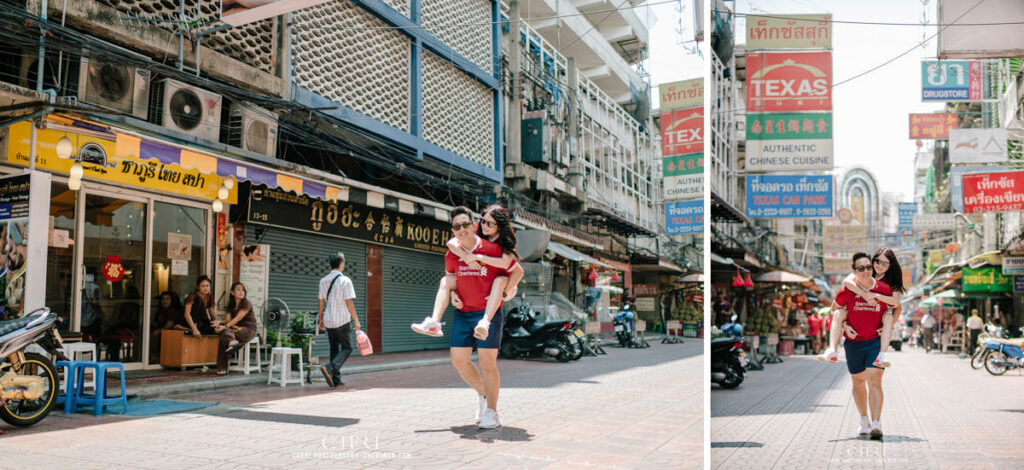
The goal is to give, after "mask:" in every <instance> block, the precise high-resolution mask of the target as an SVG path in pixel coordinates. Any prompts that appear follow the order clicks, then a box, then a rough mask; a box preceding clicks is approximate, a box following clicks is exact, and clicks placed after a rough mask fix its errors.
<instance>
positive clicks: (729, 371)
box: [718, 360, 743, 389]
mask: <svg viewBox="0 0 1024 470" xmlns="http://www.w3.org/2000/svg"><path fill="white" fill-rule="evenodd" d="M741 383H743V367H741V366H740V365H739V363H738V362H736V361H733V360H728V361H726V362H725V380H723V381H722V382H721V383H719V384H718V385H720V386H721V387H722V388H728V389H732V388H736V387H739V386H740V384H741Z"/></svg>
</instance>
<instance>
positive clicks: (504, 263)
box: [456, 253, 515, 269]
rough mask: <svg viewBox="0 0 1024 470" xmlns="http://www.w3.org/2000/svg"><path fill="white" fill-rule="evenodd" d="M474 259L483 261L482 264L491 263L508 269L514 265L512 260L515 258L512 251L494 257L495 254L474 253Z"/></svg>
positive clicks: (490, 264)
mask: <svg viewBox="0 0 1024 470" xmlns="http://www.w3.org/2000/svg"><path fill="white" fill-rule="evenodd" d="M456 254H457V253H456ZM473 259H474V260H475V261H478V262H480V263H482V264H486V265H489V266H494V267H496V268H499V269H508V268H509V266H511V265H512V261H513V260H514V259H515V258H513V257H512V254H511V253H505V254H503V255H501V257H500V258H496V257H493V256H484V255H473Z"/></svg>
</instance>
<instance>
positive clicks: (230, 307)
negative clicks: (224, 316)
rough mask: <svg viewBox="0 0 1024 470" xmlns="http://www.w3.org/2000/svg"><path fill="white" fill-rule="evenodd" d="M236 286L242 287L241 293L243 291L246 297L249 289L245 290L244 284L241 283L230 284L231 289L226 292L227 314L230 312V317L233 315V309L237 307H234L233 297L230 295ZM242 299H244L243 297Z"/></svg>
mask: <svg viewBox="0 0 1024 470" xmlns="http://www.w3.org/2000/svg"><path fill="white" fill-rule="evenodd" d="M238 286H242V291H244V292H245V293H246V295H248V294H249V289H246V288H245V284H242V283H241V282H236V283H234V284H231V289H229V290H228V298H229V299H230V300H228V312H231V314H232V315H234V313H235V307H237V305H235V296H234V295H232V294H231V293H232V292H234V291H235V288H236V287H238ZM242 298H243V299H244V298H245V297H242Z"/></svg>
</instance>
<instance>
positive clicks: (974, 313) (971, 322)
mask: <svg viewBox="0 0 1024 470" xmlns="http://www.w3.org/2000/svg"><path fill="white" fill-rule="evenodd" d="M982 328H985V323H984V322H983V321H981V317H979V316H978V309H976V308H972V309H971V316H970V318H968V319H967V329H968V330H970V332H971V343H970V353H969V354H968V355H970V356H974V348H976V347H978V335H980V334H981V330H982Z"/></svg>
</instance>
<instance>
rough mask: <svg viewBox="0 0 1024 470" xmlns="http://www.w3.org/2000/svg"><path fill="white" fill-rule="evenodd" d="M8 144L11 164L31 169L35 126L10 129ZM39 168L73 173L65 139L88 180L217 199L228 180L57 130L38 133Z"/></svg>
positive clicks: (110, 142)
mask: <svg viewBox="0 0 1024 470" xmlns="http://www.w3.org/2000/svg"><path fill="white" fill-rule="evenodd" d="M10 129H11V130H10V134H9V138H8V145H7V161H8V162H9V163H13V164H16V165H20V166H28V164H29V161H28V156H29V146H30V142H31V130H32V128H31V125H30V124H29V123H28V122H20V123H17V124H14V125H12V126H11V127H10ZM37 136H38V147H37V151H36V167H37V168H40V169H46V170H50V171H54V172H58V173H64V174H69V173H70V172H71V166H72V165H73V164H74V161H73V160H72V159H70V158H60V157H58V156H57V142H58V141H59V140H60V139H61V138H62V137H68V138H69V139H71V141H72V146H73V153H74V154H76V155H78V156H79V157H80V158H81V161H82V167H83V168H84V170H85V178H88V179H93V180H101V181H106V182H110V183H118V184H124V185H130V186H137V187H142V188H146V189H149V190H155V191H166V192H169V193H174V194H180V195H184V196H188V197H193V198H200V199H206V200H210V201H212V200H214V199H216V198H217V192H218V190H220V187H221V185H222V184H224V179H223V178H221V177H219V176H217V175H215V174H207V173H203V172H202V171H200V170H197V169H185V168H182V167H180V166H178V165H173V164H164V163H161V162H159V161H155V160H141V159H138V158H136V157H134V156H132V155H118V154H117V152H116V143H115V141H113V140H109V139H104V138H101V137H94V136H90V135H84V134H71V133H69V132H65V131H63V130H56V129H53V128H47V129H41V130H39V131H38V133H37ZM237 198H238V186H237V185H236V186H234V187H233V188H231V190H230V191H229V197H228V199H227V200H226V201H224V202H227V203H231V204H234V203H235V201H236V200H237Z"/></svg>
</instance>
